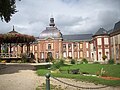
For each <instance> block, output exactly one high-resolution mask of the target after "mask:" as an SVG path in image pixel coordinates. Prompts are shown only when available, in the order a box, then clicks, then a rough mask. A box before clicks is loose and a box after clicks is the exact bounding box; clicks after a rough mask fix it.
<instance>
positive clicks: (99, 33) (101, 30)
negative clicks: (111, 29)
mask: <svg viewBox="0 0 120 90" xmlns="http://www.w3.org/2000/svg"><path fill="white" fill-rule="evenodd" d="M106 34H108V32H107V30H105V29H104V28H100V29H99V30H98V31H97V32H96V33H95V34H94V36H97V35H106Z"/></svg>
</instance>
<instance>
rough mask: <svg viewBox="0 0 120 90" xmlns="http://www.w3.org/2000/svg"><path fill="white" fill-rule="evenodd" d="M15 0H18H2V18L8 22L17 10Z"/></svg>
mask: <svg viewBox="0 0 120 90" xmlns="http://www.w3.org/2000/svg"><path fill="white" fill-rule="evenodd" d="M19 1H20V0H19ZM15 2H16V0H0V18H1V20H2V21H3V20H4V21H6V22H7V23H8V22H9V21H10V20H11V17H12V15H13V14H15V13H16V12H17V10H16V4H15Z"/></svg>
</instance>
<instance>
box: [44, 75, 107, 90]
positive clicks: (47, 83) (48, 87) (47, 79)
mask: <svg viewBox="0 0 120 90" xmlns="http://www.w3.org/2000/svg"><path fill="white" fill-rule="evenodd" d="M50 76H51V75H50V74H49V73H47V74H46V90H50ZM51 78H53V79H54V80H57V81H59V82H61V83H63V84H66V85H68V86H72V87H75V88H80V89H102V88H106V87H108V86H106V85H105V86H101V87H84V86H76V85H73V84H69V83H66V82H65V81H62V80H60V79H57V78H55V77H53V76H51Z"/></svg>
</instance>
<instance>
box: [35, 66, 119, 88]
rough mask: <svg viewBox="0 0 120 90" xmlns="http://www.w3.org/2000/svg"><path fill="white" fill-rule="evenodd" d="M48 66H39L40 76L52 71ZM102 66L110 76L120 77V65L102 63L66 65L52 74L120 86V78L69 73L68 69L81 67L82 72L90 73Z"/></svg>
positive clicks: (94, 72)
mask: <svg viewBox="0 0 120 90" xmlns="http://www.w3.org/2000/svg"><path fill="white" fill-rule="evenodd" d="M47 68H48V66H38V67H37V74H38V75H40V76H45V74H46V73H48V72H50V70H48V69H47ZM101 68H104V70H105V71H107V75H108V76H112V77H120V65H101V64H79V65H66V66H62V67H61V68H60V70H63V71H64V72H63V73H54V74H52V76H54V77H62V78H71V79H76V80H80V81H87V82H93V83H95V84H103V85H108V86H120V80H104V79H101V78H98V77H92V76H82V75H80V74H68V73H67V70H68V69H80V71H81V72H88V73H90V74H96V72H98V71H100V70H101Z"/></svg>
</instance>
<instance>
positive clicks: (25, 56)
mask: <svg viewBox="0 0 120 90" xmlns="http://www.w3.org/2000/svg"><path fill="white" fill-rule="evenodd" d="M21 62H22V63H26V62H28V56H27V54H26V53H23V54H21Z"/></svg>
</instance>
